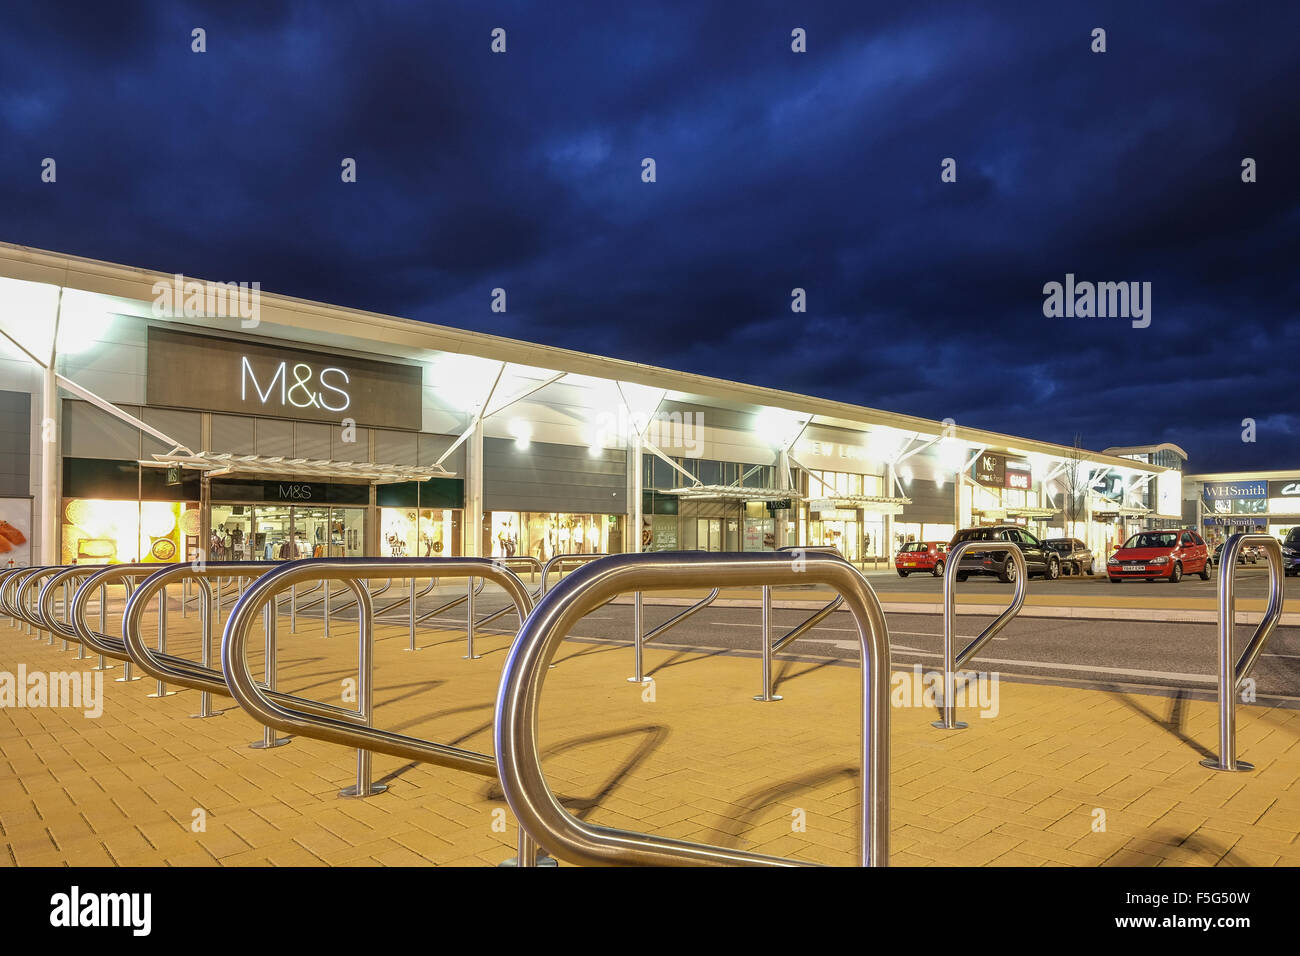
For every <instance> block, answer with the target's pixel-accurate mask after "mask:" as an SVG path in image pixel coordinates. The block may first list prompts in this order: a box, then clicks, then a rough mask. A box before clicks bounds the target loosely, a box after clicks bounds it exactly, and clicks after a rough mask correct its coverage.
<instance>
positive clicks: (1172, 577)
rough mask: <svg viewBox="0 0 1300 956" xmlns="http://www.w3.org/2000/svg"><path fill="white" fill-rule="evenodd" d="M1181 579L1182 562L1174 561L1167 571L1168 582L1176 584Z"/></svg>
mask: <svg viewBox="0 0 1300 956" xmlns="http://www.w3.org/2000/svg"><path fill="white" fill-rule="evenodd" d="M1182 579H1183V562H1181V561H1175V562H1174V566H1173V568H1171V569H1170V571H1169V583H1170V584H1177V583H1178V582H1179V581H1181V580H1182Z"/></svg>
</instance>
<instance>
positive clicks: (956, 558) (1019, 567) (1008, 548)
mask: <svg viewBox="0 0 1300 956" xmlns="http://www.w3.org/2000/svg"><path fill="white" fill-rule="evenodd" d="M985 551H1005V552H1007V553H1008V554H1009V555H1011V562H1012V564H1014V565H1015V566H1016V580H1015V593H1014V594H1013V595H1012V597H1011V604H1010V605H1008V607H1007V609H1006V610H1005V611H1003V612H1002V613H1001V614H999V615H998V616H997V618H996V619H995V620H994V621H993V623H992V624H990V625H989V626H988V627H986V628H984V630H983V632H982V633H981V634H980V636H979V637H977V638H975V640H973V641H971V642H970V643H969V644H967V645H966V647H965V649H964V650H962V652H961V653H960V654H956V655H954V653H953V630H954V627H955V624H956V620H955V619H956V616H957V589H956V584H957V572H958V571H959V570H960V568H961V559H962V558H963V557H965V556H966V555H967V554H978V553H981V552H985ZM1028 579H1029V571H1028V569H1027V568H1026V567H1025V555H1024V553H1023V552H1022V551H1021V550H1020V549H1019V548H1018V547H1016V545H1015V544H1013V543H1012V542H1010V541H961V542H958V544H957V547H955V548H953V549H952V550H951V551H949V552H948V570H947V572H946V573H945V574H944V576H943V703H942V708H943V710H942V713H943V717H942V719H940V720H936V721H934V722H933V724H932V726H934V727H938V728H939V729H940V730H962V729H965V728H966V727H967V726H968V725H967V724H966V723H965V722H964V721H960V720H954V719H953V718H954V715H955V713H956V698H957V673H956V672H957V668H959V667H962V666H964V665H965V664H966V663H967V662H968V661H969V660H970V659H971V658H972V657H974V656H975V655H976V654H978V653H979V652H980V650H981V648H983V647H984V645H985V644H987V643H988V642H989V641H991V640H993V638H994V637H996V636H997V634H998V632H999V631H1001V630H1002V629H1003V628H1004V627H1006V626H1007V625H1008V624H1010V623H1011V619H1012V618H1014V617H1015V616H1016V615H1017V614H1019V613H1020V609H1021V608H1022V607H1024V604H1025V585H1026V582H1027V581H1028Z"/></svg>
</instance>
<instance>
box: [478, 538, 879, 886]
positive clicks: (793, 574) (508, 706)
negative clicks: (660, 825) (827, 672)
mask: <svg viewBox="0 0 1300 956" xmlns="http://www.w3.org/2000/svg"><path fill="white" fill-rule="evenodd" d="M796 561H799V565H798V566H796ZM802 583H811V584H824V585H828V586H830V587H831V588H833V589H834V590H836V591H838V592H839V593H840V594H842V595H843V596H844V603H845V605H846V607H847V608H848V610H849V612H850V613H851V614H852V616H853V619H854V622H855V624H856V625H857V630H858V638H859V640H860V641H861V645H862V662H863V663H862V714H861V720H862V791H863V799H862V846H861V851H860V861H861V862H862V864H863V865H874V866H881V865H885V864H887V862H888V859H889V676H890V674H889V668H890V655H889V635H888V631H887V628H886V624H885V616H884V612H883V611H882V609H881V607H880V601H879V600H878V599H877V597H876V595H875V592H874V591H873V590H872V589H871V585H870V584H868V583H867V580H866V578H864V577H863V576H862V574H861V573H860V572H859V571H858V570H857V569H856V568H854V567H853V566H852V565H851V564H849V563H848V562H847V561H845V560H844V559H843V558H842V557H832V556H830V555H823V554H807V555H804V556H802V560H801V561H800V560H799V558H798V556H796V555H793V554H790V553H788V552H755V553H748V554H746V553H741V554H726V555H718V554H711V553H708V552H648V553H642V554H618V555H607V556H605V557H603V558H602V559H601V560H599V561H595V562H592V563H590V564H587V565H585V566H584V567H581V568H579V569H578V570H577V571H575V572H573V573H572V574H570V575H568V576H567V577H566V578H565V579H564V580H563V581H562V582H560V583H559V584H558V585H556V587H555V588H554V590H552V591H550V592H549V593H548V594H547V595H546V596H545V597H543V598H542V600H541V601H540V602H539V603H538V605H537V607H536V608H535V609H534V610H533V613H532V614H530V615H529V617H528V620H527V621H526V622H525V623H524V626H523V628H522V629H521V630H520V632H519V636H518V637H517V638H516V639H515V643H514V645H513V646H512V647H511V648H510V654H509V657H508V659H507V661H506V666H505V670H504V671H503V673H502V675H501V685H500V690H499V691H498V694H497V704H496V722H495V730H494V733H495V736H496V760H497V767H498V772H499V775H500V779H501V786H502V790H503V791H504V794H505V797H506V800H507V802H508V803H509V804H510V808H511V810H512V811H514V814H515V818H516V819H517V820H518V821H519V823H520V825H521V826H522V827H524V828H525V829H526V830H527V831H528V832H529V834H531V835H532V837H533V838H534V839H535V840H537V841H538V842H539V843H540V844H541V845H543V846H545V847H546V848H547V849H548V850H549V851H550V852H552V853H553V854H555V855H556V856H557V857H559V858H561V859H564V860H568V861H569V862H571V863H578V864H586V865H596V866H613V865H620V864H635V865H650V866H683V865H687V866H726V865H737V864H741V865H758V866H799V865H805V864H803V863H801V861H797V860H789V859H784V858H781V857H773V856H765V855H762V854H757V853H749V852H745V851H742V850H731V849H725V848H723V847H717V846H709V845H706V844H700V843H689V842H686V841H683V840H674V839H669V838H666V837H659V836H654V835H651V834H646V833H636V832H633V831H629V830H620V829H616V828H611V827H601V826H595V825H592V824H589V823H586V822H584V821H581V820H578V819H577V818H576V817H574V816H572V815H571V814H570V813H569V812H568V811H567V810H565V809H564V807H563V806H561V805H560V803H559V801H558V800H557V799H556V798H555V795H554V793H552V792H551V788H550V786H549V785H548V783H547V782H546V778H545V775H544V774H543V772H542V764H541V755H540V753H539V751H538V744H537V722H538V711H539V708H540V705H541V690H542V684H543V682H544V680H545V678H546V675H547V673H548V667H547V665H548V664H550V662H551V659H552V657H554V655H555V653H556V651H557V649H558V648H559V645H560V643H561V642H562V641H563V640H564V639H565V637H566V636H567V635H568V634H569V632H570V631H571V630H572V629H573V627H574V626H575V625H576V624H577V623H578V622H579V621H580V620H581V619H582V618H583V616H584V615H586V614H588V613H589V612H590V611H592V610H593V609H595V608H596V607H598V606H599V605H601V604H602V603H604V602H606V601H609V600H611V599H612V598H613V597H615V596H617V595H618V594H621V593H625V592H629V591H631V592H637V591H656V590H667V589H674V588H680V587H682V586H683V585H685V584H690V585H694V586H695V587H710V588H712V587H720V588H728V587H755V586H762V585H770V586H780V585H788V584H802Z"/></svg>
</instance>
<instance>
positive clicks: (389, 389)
mask: <svg viewBox="0 0 1300 956" xmlns="http://www.w3.org/2000/svg"><path fill="white" fill-rule="evenodd" d="M423 379H424V375H423V370H422V369H421V368H420V366H418V365H399V364H396V363H389V362H376V361H373V360H371V359H362V358H353V357H351V356H347V355H339V354H334V355H330V354H327V353H322V352H308V351H305V350H302V349H294V348H282V347H280V346H279V345H278V344H274V343H268V342H260V341H258V342H250V341H247V340H244V341H239V340H235V339H227V338H218V337H216V336H211V335H200V334H196V333H194V332H188V331H184V330H182V329H179V328H169V327H164V326H151V327H150V328H149V345H148V386H147V401H148V403H149V404H150V405H153V406H161V407H170V408H192V409H200V410H204V411H215V412H233V413H236V414H244V415H256V416H259V417H271V418H292V419H299V420H307V421H317V422H329V423H332V424H342V423H343V421H344V419H351V420H352V421H353V422H354V423H355V424H357V425H372V426H376V427H379V428H400V429H408V430H411V431H418V430H419V428H420V426H421V424H422V411H421V390H422V387H423Z"/></svg>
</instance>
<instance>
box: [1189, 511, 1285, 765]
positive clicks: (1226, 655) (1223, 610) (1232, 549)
mask: <svg viewBox="0 0 1300 956" xmlns="http://www.w3.org/2000/svg"><path fill="white" fill-rule="evenodd" d="M1247 545H1253V546H1255V547H1258V548H1259V549H1260V550H1261V551H1263V552H1264V556H1265V557H1266V558H1267V559H1268V606H1267V607H1266V608H1265V610H1264V616H1263V617H1262V618H1261V619H1260V622H1259V626H1258V627H1256V628H1255V633H1254V634H1252V635H1251V637H1250V641H1249V643H1247V644H1246V647H1245V649H1244V650H1243V651H1242V652H1241V656H1240V657H1239V658H1237V659H1236V661H1235V662H1234V661H1233V657H1232V632H1233V627H1234V626H1235V624H1236V595H1235V593H1234V583H1235V574H1236V570H1237V555H1238V554H1239V553H1240V552H1241V549H1242V548H1243V547H1245V546H1247ZM1285 581H1286V572H1285V567H1284V565H1283V563H1282V545H1281V544H1280V543H1279V542H1278V540H1277V538H1275V537H1273V536H1272V535H1271V534H1234V535H1232V536H1231V537H1230V538H1228V542H1227V544H1225V545H1224V546H1223V555H1222V560H1221V561H1220V563H1219V621H1218V626H1219V680H1218V696H1219V756H1218V757H1206V758H1205V759H1204V760H1202V761H1201V766H1203V767H1209V768H1210V769H1211V770H1226V771H1236V772H1241V771H1247V770H1254V769H1255V767H1254V765H1253V764H1250V763H1247V762H1246V761H1244V760H1238V759H1237V695H1238V694H1239V693H1241V688H1242V684H1244V683H1245V682H1246V679H1247V678H1248V677H1250V672H1251V670H1253V669H1254V667H1255V664H1256V663H1258V661H1259V656H1260V655H1261V654H1262V653H1263V652H1264V645H1266V644H1267V643H1268V639H1269V638H1270V637H1272V636H1273V631H1274V630H1276V629H1277V623H1278V621H1279V620H1281V617H1282V602H1283V598H1284V597H1285V593H1284V592H1285Z"/></svg>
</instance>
